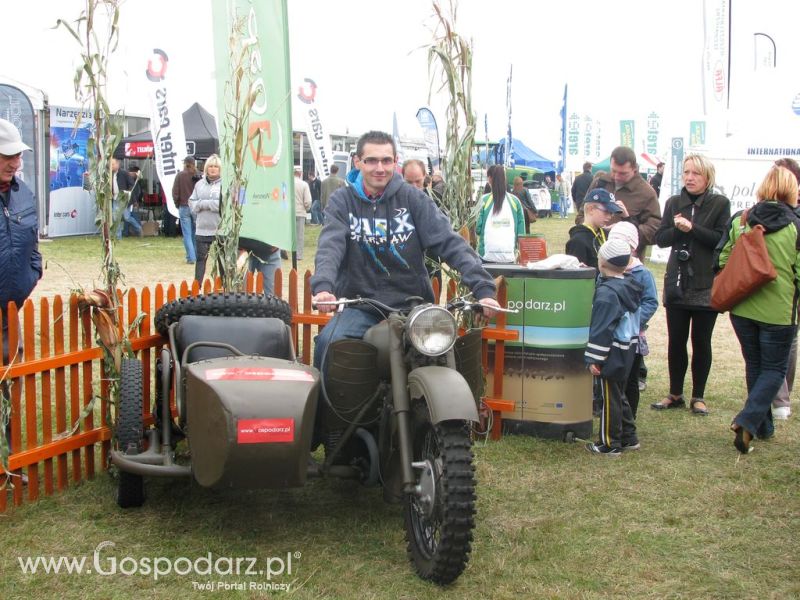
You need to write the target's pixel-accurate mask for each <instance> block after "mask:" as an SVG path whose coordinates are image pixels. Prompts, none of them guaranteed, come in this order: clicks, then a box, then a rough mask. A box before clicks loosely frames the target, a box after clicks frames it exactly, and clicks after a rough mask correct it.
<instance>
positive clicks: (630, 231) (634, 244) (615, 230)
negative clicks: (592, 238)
mask: <svg viewBox="0 0 800 600" xmlns="http://www.w3.org/2000/svg"><path fill="white" fill-rule="evenodd" d="M608 239H610V240H622V241H623V242H625V243H626V244H628V246H630V247H631V249H636V248H638V247H639V230H638V229H636V225H634V224H633V223H629V222H628V221H620V222H619V223H617V224H616V225H614V226H613V227H612V228H611V231H609V232H608Z"/></svg>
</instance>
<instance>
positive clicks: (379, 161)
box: [0, 119, 800, 456]
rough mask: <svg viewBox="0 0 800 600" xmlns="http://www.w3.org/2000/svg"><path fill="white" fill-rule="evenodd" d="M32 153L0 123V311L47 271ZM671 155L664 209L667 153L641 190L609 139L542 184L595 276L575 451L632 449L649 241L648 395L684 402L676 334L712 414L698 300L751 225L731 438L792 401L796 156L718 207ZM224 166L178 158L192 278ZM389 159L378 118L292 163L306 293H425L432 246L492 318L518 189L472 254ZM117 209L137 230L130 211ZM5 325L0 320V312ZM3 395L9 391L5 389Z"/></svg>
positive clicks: (392, 151) (410, 169) (405, 168)
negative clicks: (1, 225) (570, 175)
mask: <svg viewBox="0 0 800 600" xmlns="http://www.w3.org/2000/svg"><path fill="white" fill-rule="evenodd" d="M29 150H30V148H28V147H27V146H26V145H25V144H23V143H22V141H21V138H20V135H19V132H18V131H17V130H16V128H15V127H14V126H13V125H11V124H10V123H8V122H7V121H4V120H2V119H0V199H2V201H3V205H4V213H5V218H6V221H7V228H8V229H9V231H10V232H11V233H10V235H8V236H6V237H5V238H4V242H3V244H2V245H0V260H2V265H3V268H2V269H0V272H2V274H3V275H2V281H0V283H1V284H2V285H0V305H2V306H3V307H5V305H6V303H7V302H9V301H14V302H16V303H17V304H21V303H22V302H24V300H25V298H26V297H27V295H28V294H30V292H31V290H32V289H33V286H34V285H35V284H36V281H37V280H38V279H39V278H40V277H41V275H42V264H41V256H40V255H39V253H38V250H37V244H36V241H37V240H36V232H37V230H38V227H37V225H36V210H35V206H34V205H33V195H32V193H31V191H30V190H29V189H28V188H27V187H26V186H25V184H24V182H21V181H18V180H17V179H16V177H15V173H16V171H17V170H18V168H19V161H20V159H21V156H22V153H23V152H25V151H29ZM682 166H683V170H682V181H683V187H682V188H681V190H680V192H679V193H678V194H676V195H674V196H672V197H670V198H669V199H668V200H667V202H666V205H665V208H664V212H663V215H662V213H661V210H660V207H659V203H658V195H657V189H658V188H659V186H660V184H661V177H660V176H661V174H662V171H663V165H659V170H658V172H657V175H656V176H655V177H654V178H653V181H651V184H652V185H650V184H648V182H647V181H645V179H644V178H643V177H642V176H641V175H640V173H639V168H638V164H637V162H636V156H635V154H634V153H633V152H632V151H631V150H630V149H629V148H626V147H618V148H615V149H614V151H613V152H612V154H611V160H610V172H609V173H602V172H601V173H599V174H595V175H594V176H593V175H592V172H591V167H592V165H591V164H589V163H587V164H586V165H584V168H583V173H581V174H580V175H579V176H578V177H576V178H575V180H574V182H573V184H572V186H571V188H570V187H569V186H568V185H567V183H566V181H565V180H564V179H563V178H562V177H561V176H560V175H559V176H557V177H556V181H555V182H551V184H552V186H553V187H554V189H555V190H556V191H557V192H558V195H559V198H560V200H561V205H562V206H566V204H567V198H568V197H569V196H571V197H572V199H573V200H574V203H575V207H576V209H578V215H577V217H576V225H575V226H574V227H572V228H571V229H570V231H569V235H570V236H569V241H568V242H567V244H566V253H567V254H571V255H573V256H575V257H576V258H577V259H578V260H579V261H580V262H581V263H582V264H584V265H586V266H590V267H594V268H595V269H597V270H598V271H599V277H598V279H597V285H596V288H595V294H594V299H593V304H592V316H591V325H590V333H589V342H588V345H587V349H586V353H585V360H586V364H587V368H588V369H589V370H590V371H591V372H592V374H593V375H594V376H595V377H596V378H597V382H598V385H597V386H596V396H597V400H598V403H599V416H600V435H599V439H598V441H597V442H594V443H591V444H588V446H587V449H588V450H589V451H590V452H592V453H594V454H599V455H605V456H619V455H621V454H622V453H624V452H626V451H629V450H637V449H639V447H640V442H639V439H638V436H637V433H636V416H637V411H638V404H639V391H640V389H641V387H642V386H641V381H640V372H641V369H640V367H642V366H643V362H644V356H646V355H647V343H646V330H647V324H648V322H649V321H651V320H652V318H653V316H654V314H655V313H656V310H657V308H658V305H659V301H658V297H657V295H656V286H655V281H654V279H653V276H652V274H651V273H650V271H649V270H648V269H647V268H646V266H645V265H644V264H643V262H642V260H643V259H644V258H645V255H646V250H647V247H648V246H650V245H653V244H656V245H658V246H659V247H662V248H671V251H670V255H669V260H668V262H667V266H666V270H665V276H664V283H663V288H662V303H663V305H664V309H665V313H666V323H667V337H668V355H667V367H668V371H669V390H668V392H667V394H666V395H665V396H664V397H663V398H662V399H661V400H659V401H658V402H655V403H653V404H651V408H652V409H653V410H658V411H670V410H674V409H679V408H685V407H687V400H686V397H685V396H684V383H685V378H686V374H687V370H688V369H689V366H690V361H689V353H688V350H687V345H688V344H691V355H692V356H691V394H690V395H689V400H688V409H689V410H690V411H691V413H693V414H694V415H698V416H706V415H708V414H709V411H710V408H709V405H708V402H707V400H706V394H705V388H706V383H707V380H708V376H709V373H710V369H711V366H712V362H713V356H712V345H711V339H712V335H713V331H714V326H715V323H716V320H717V316H718V314H719V313H718V312H717V311H716V310H714V309H713V308H712V306H711V288H712V284H713V281H714V277H715V273H716V272H717V271H718V270H720V269H723V268H725V265H726V263H727V260H728V257H729V256H730V253H731V249H732V248H733V247H734V245H735V244H736V242H737V239H739V238H740V236H741V235H742V234H743V233H745V232H747V231H749V230H750V229H752V228H753V227H756V226H761V227H763V228H764V229H765V231H766V245H767V249H768V251H769V257H770V260H771V261H772V263H773V264H774V266H775V269H776V270H777V273H778V277H777V279H776V280H775V281H773V282H771V283H769V284H767V285H766V286H764V287H763V288H762V289H760V290H759V291H758V292H756V293H755V294H753V295H751V296H750V297H748V298H747V299H746V300H745V301H743V302H741V303H740V304H739V305H737V306H736V307H734V308H733V309H732V310H731V312H730V320H731V324H732V326H733V329H734V331H735V333H736V336H737V339H738V340H739V343H740V346H741V350H742V355H743V357H744V361H745V373H746V375H745V379H746V385H747V392H748V395H747V399H746V401H745V403H744V406H743V409H742V410H741V411H740V412H739V413H738V414H737V416H736V417H735V419H734V421H733V423H732V424H731V429H732V431H733V433H734V445H735V447H736V449H737V450H738V451H739V452H741V453H747V452H749V451H750V449H751V448H752V446H751V443H752V441H753V439H756V438H758V439H767V438H770V437H772V436H773V435H774V431H775V428H774V423H773V420H774V419H775V418H786V417H788V416H789V415H790V414H791V410H790V407H789V399H788V398H789V393H790V392H791V389H792V385H793V378H794V363H795V362H796V347H797V342H796V337H797V314H798V311H797V309H798V306H797V302H798V298H799V297H800V293H798V292H800V216H799V215H800V213H799V212H798V209H797V203H798V184H797V181H798V177H800V167H799V166H798V164H797V163H796V162H795V161H794V160H792V159H781V160H780V161H778V162H777V163H776V164H775V166H773V167H772V168H771V169H770V171H769V172H768V173H767V175H766V177H765V179H764V181H763V182H762V184H761V186H760V187H759V188H758V192H757V199H758V202H757V203H756V205H755V206H754V207H752V208H751V209H749V210H748V211H747V212H746V214H744V215H741V214H739V213H737V214H735V215H731V214H730V212H731V210H730V202H729V200H728V198H726V197H725V196H724V195H722V194H720V193H718V192H717V191H715V190H716V188H715V168H714V165H713V164H712V163H711V161H709V160H708V158H706V157H704V156H702V155H700V154H689V155H688V156H686V157H685V159H684V161H683V165H682ZM118 169H119V166H118V165H114V173H115V177H114V178H113V180H114V183H113V185H114V189H115V192H116V191H118V190H122V189H126V190H131V189H134V190H135V188H136V185H137V182H138V173H137V172H136V171H133V172H132V173H129V174H127V175H126V174H122V173H119V171H118ZM221 170H222V164H221V161H220V159H219V157H218V156H216V155H213V156H211V157H209V158H208V159H207V160H206V161H205V165H204V169H203V173H202V175H200V174H199V173H198V172H197V168H196V162H195V159H194V158H193V157H191V156H189V157H186V159H185V160H184V169H183V170H182V171H181V172H180V173H179V174H178V176H177V177H176V179H175V184H174V187H173V190H172V193H173V199H174V200H175V204H176V205H177V206H178V210H179V215H180V223H181V230H182V233H183V245H184V250H185V260H186V262H187V263H190V264H194V265H195V279H196V280H197V281H202V280H203V278H204V277H205V274H206V268H207V264H206V263H207V259H208V254H209V249H210V247H211V245H212V243H213V241H214V239H215V237H216V236H217V235H219V225H220V201H221V197H222V190H221V181H222V178H221V175H222V173H221ZM398 170H399V168H398V164H397V148H396V146H395V142H394V140H393V138H392V136H390V135H388V134H386V133H384V132H380V131H370V132H368V133H366V134H364V135H363V136H362V137H361V138H360V139H359V141H358V145H357V150H356V155H355V168H354V169H353V170H352V171H351V172H349V173H348V174H347V177H346V181H345V180H344V179H341V178H340V177H338V168H337V167H335V166H334V167H333V168H332V169H331V175H330V176H329V177H327V178H325V180H323V181H321V182H320V181H318V180H316V178H315V177H313V176H309V181H308V182H306V181H303V179H302V170H301V169H300V168H299V167H298V168H296V169H295V207H296V224H297V232H296V233H297V239H298V244H297V251H298V258H299V259H302V248H303V235H304V228H305V226H306V213H307V212H308V211H311V214H312V223H319V224H322V230H321V232H320V236H319V242H318V250H317V253H316V256H315V273H314V275H313V276H312V278H311V286H312V291H313V302H314V303H315V304H316V305H318V306H319V310H320V311H322V312H327V311H329V310H331V309H332V308H333V307H332V306H330V305H326V304H325V302H326V301H327V302H330V301H333V300H336V299H337V298H340V297H355V296H365V297H371V298H374V299H377V300H379V301H381V302H384V303H385V304H388V305H392V306H404V304H405V303H406V302H407V301H408V298H409V297H412V296H416V297H421V298H423V299H425V300H428V301H433V300H434V295H433V289H432V286H431V278H430V277H431V275H432V272H431V270H430V266H429V265H428V264H426V256H427V257H429V258H430V257H435V258H436V259H437V260H438V261H439V262H442V261H444V262H446V263H448V264H449V265H450V266H451V267H453V268H455V269H456V270H457V271H459V272H460V274H461V277H462V281H463V283H464V284H465V285H466V286H467V287H468V288H470V289H471V291H472V293H473V294H474V296H475V298H476V299H477V300H478V301H479V302H480V303H481V304H483V306H484V311H485V314H486V316H487V317H491V316H493V314H494V312H495V309H497V308H499V305H498V304H497V301H496V299H495V292H496V290H495V283H494V280H493V278H492V277H491V276H490V275H489V273H488V272H487V271H486V269H485V268H484V264H485V263H513V262H516V260H517V249H518V241H519V236H521V235H524V234H525V233H526V232H527V231H529V224H530V222H531V214H530V208H529V203H530V198H529V197H527V198H526V194H525V193H524V192H526V191H527V190H525V188H524V186H521V185H520V183H521V181H520V182H517V181H514V184H513V187H511V188H510V189H509V186H508V182H507V179H506V171H505V169H504V168H503V167H502V166H500V165H496V166H493V168H492V169H491V170H490V176H489V181H488V183H487V189H486V190H485V192H486V193H485V194H484V195H483V196H482V198H481V199H480V201H479V205H478V206H477V207H476V208H477V225H476V231H475V233H476V235H477V252H476V251H475V250H473V249H472V247H471V246H470V245H469V244H468V243H467V242H466V241H465V240H464V238H462V237H461V236H459V235H458V234H457V233H455V232H454V231H453V229H452V227H451V224H450V222H449V220H448V218H447V216H446V215H445V213H444V212H443V211H442V210H441V209H440V206H439V202H440V201H441V198H442V194H443V193H444V190H443V180H442V177H441V173H433V174H432V175H431V176H430V177H428V174H427V168H426V165H425V164H424V163H422V162H420V161H413V160H412V161H407V162H406V163H405V164H404V165H402V170H401V171H400V172H398ZM129 198H134V195H133V194H131V195H130V196H129ZM130 202H131V203H133V202H135V200H130ZM128 208H129V207H128ZM126 210H127V209H126ZM128 212H129V211H128ZM534 218H535V217H534ZM124 222H125V223H127V224H128V225H129V226H130V227H132V228H133V230H134V231H136V224H135V222H133V221H132V220H129V219H124ZM398 234H402V236H399V235H398ZM399 240H401V241H399ZM243 245H244V247H243V248H242V249H241V250H242V252H243V253H246V254H248V255H249V259H248V260H249V262H248V264H249V268H250V269H251V270H253V271H260V272H262V273H264V276H265V279H264V283H265V291H266V292H267V293H271V292H272V289H271V285H272V281H273V275H274V273H275V269H277V268H278V267H279V266H280V251H279V249H278V248H275V247H272V246H269V245H266V244H262V245H261V246H253V247H247V245H246V244H243ZM428 262H429V261H428ZM219 269H220V270H221V269H222V265H221V264H220V265H219ZM377 318H378V317H377V316H376V315H373V314H370V313H369V312H365V311H362V310H359V309H356V308H346V309H344V310H343V311H342V312H339V313H337V314H336V315H335V317H334V319H335V321H336V326H335V327H333V326H330V327H325V328H324V329H323V330H322V332H321V334H320V335H319V337H318V338H317V342H316V346H315V356H314V362H315V365H316V366H318V367H319V366H321V365H320V357H321V356H322V355H324V351H325V348H326V347H327V345H328V344H330V343H331V342H332V341H333V340H334V339H336V338H334V337H333V336H334V335H335V336H338V337H351V338H358V337H361V336H362V335H363V333H364V332H365V331H366V329H367V328H369V327H370V326H371V325H372V324H374V323H375V322H376V319H377ZM3 328H4V332H3V333H5V332H6V330H7V322H6V320H5V319H3ZM3 340H4V346H3V358H4V361H8V360H9V355H10V353H11V349H9V348H8V347H7V340H8V338H7V336H5V335H4V336H3ZM14 350H15V352H16V351H18V350H17V349H14ZM787 373H788V374H787ZM3 393H4V394H6V393H7V390H6V389H5V388H3Z"/></svg>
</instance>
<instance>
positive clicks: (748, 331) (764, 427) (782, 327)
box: [719, 166, 800, 454]
mask: <svg viewBox="0 0 800 600" xmlns="http://www.w3.org/2000/svg"><path fill="white" fill-rule="evenodd" d="M756 197H757V199H758V202H757V204H756V205H755V206H754V207H753V208H752V209H750V210H748V212H747V216H746V224H745V226H744V227H742V226H741V223H740V219H738V218H737V219H733V221H732V223H731V229H730V234H729V238H728V240H727V242H726V243H725V245H724V246H723V248H722V252H721V253H720V256H719V265H720V267H723V268H724V266H725V264H726V263H727V262H728V258H729V257H730V254H731V250H732V249H733V246H734V245H735V244H736V240H737V239H738V238H739V237H740V236H741V235H742V233H745V232H747V231H749V230H750V229H752V228H753V227H755V226H756V225H761V226H763V227H764V229H765V236H764V239H765V241H766V245H767V252H768V253H769V258H770V260H771V261H772V264H773V265H774V266H775V270H776V271H777V273H778V277H777V278H776V279H775V280H774V281H771V282H770V283H768V284H767V285H765V286H764V287H762V288H761V289H759V290H758V291H757V292H755V293H754V294H752V295H751V296H749V297H748V298H746V299H745V300H743V301H742V302H741V303H740V304H737V305H736V306H734V307H733V308H732V309H731V317H730V318H731V324H732V325H733V330H734V332H735V333H736V337H737V338H738V339H739V345H740V346H741V347H742V356H743V357H744V365H745V379H746V381H747V400H746V401H745V404H744V408H742V410H741V411H740V412H739V414H738V415H736V417H735V418H734V420H733V423H732V424H731V430H732V431H733V432H734V434H735V437H734V441H733V444H734V446H735V447H736V449H737V450H738V451H739V452H741V453H742V454H747V453H748V452H749V451H750V449H751V448H750V442H751V441H752V440H753V438H756V437H757V438H760V439H768V438H771V437H772V436H773V435H775V426H774V424H773V421H772V411H771V409H770V407H771V405H772V400H773V398H775V394H776V393H777V391H778V389H779V388H780V387H781V384H782V383H783V380H784V377H785V376H786V367H787V364H788V357H789V350H790V348H791V346H792V340H793V339H794V337H795V333H796V329H797V303H798V296H799V294H798V292H800V218H798V216H797V214H796V213H795V211H794V207H796V206H797V178H796V177H795V176H794V174H793V173H792V172H791V171H789V170H788V169H786V168H784V167H779V166H774V167H772V168H771V169H770V171H769V173H767V176H766V177H765V178H764V181H763V182H762V183H761V185H760V186H759V188H758V191H757V192H756Z"/></svg>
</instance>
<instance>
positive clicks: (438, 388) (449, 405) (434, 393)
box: [408, 367, 478, 423]
mask: <svg viewBox="0 0 800 600" xmlns="http://www.w3.org/2000/svg"><path fill="white" fill-rule="evenodd" d="M408 390H409V395H410V396H411V399H412V400H416V399H419V398H423V397H424V398H425V400H426V401H427V404H428V410H429V411H430V413H431V422H432V423H440V422H442V421H451V420H457V421H476V422H477V421H478V409H477V408H476V406H475V398H474V397H473V395H472V390H470V387H469V384H467V382H466V380H465V379H464V377H462V376H461V373H459V372H458V371H455V370H453V369H449V368H447V367H419V368H417V369H414V370H413V371H411V373H409V375H408Z"/></svg>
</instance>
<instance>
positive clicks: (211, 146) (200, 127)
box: [114, 102, 219, 160]
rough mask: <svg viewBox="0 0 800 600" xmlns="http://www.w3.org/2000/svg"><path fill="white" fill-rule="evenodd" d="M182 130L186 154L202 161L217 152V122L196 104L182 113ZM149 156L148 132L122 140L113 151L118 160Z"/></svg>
mask: <svg viewBox="0 0 800 600" xmlns="http://www.w3.org/2000/svg"><path fill="white" fill-rule="evenodd" d="M183 129H184V134H185V137H186V154H191V155H192V156H194V157H195V158H197V159H201V160H202V159H205V158H208V157H209V156H211V155H212V154H217V153H218V152H219V136H218V135H217V122H216V121H215V120H214V117H213V116H212V115H211V113H210V112H208V111H207V110H206V109H205V108H203V107H202V106H200V105H199V104H198V103H197V102H195V103H194V104H192V105H191V106H190V107H189V108H188V109H187V110H186V111H184V113H183ZM151 156H153V136H152V135H151V134H150V132H149V131H143V132H141V133H136V134H134V135H129V136H128V137H126V138H123V140H122V141H121V142H120V143H119V145H118V146H117V149H116V150H114V158H119V159H122V158H148V157H151ZM182 158H183V156H181V159H182Z"/></svg>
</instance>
